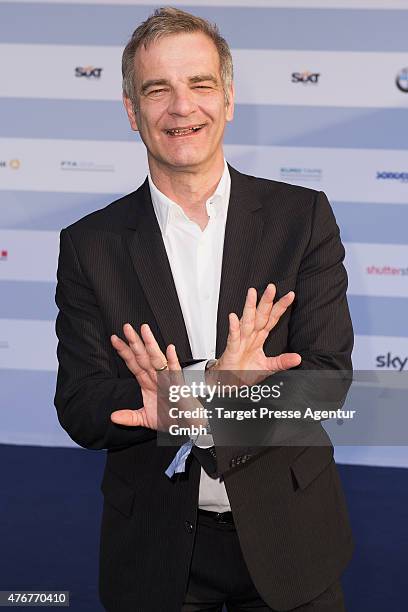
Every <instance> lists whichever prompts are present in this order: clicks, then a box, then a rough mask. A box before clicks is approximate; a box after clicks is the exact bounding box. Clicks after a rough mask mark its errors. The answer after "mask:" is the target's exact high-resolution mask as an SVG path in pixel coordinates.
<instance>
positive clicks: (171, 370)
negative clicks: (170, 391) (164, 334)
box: [166, 344, 185, 386]
mask: <svg viewBox="0 0 408 612" xmlns="http://www.w3.org/2000/svg"><path fill="white" fill-rule="evenodd" d="M166 357H167V367H168V375H169V380H170V384H171V385H179V386H181V385H184V383H185V380H184V375H183V370H182V368H181V365H180V362H179V359H178V356H177V351H176V347H175V346H174V344H169V346H168V347H167V350H166Z"/></svg>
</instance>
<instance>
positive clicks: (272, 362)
mask: <svg viewBox="0 0 408 612" xmlns="http://www.w3.org/2000/svg"><path fill="white" fill-rule="evenodd" d="M301 361H302V358H301V356H300V355H299V353H281V355H277V356H276V357H268V358H267V363H268V368H269V369H270V370H273V371H275V372H278V371H281V370H289V369H290V368H295V367H296V366H298V365H300V363H301Z"/></svg>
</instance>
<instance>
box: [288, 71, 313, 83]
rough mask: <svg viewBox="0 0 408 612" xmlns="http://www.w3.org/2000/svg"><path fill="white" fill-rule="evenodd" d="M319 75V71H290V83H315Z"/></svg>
mask: <svg viewBox="0 0 408 612" xmlns="http://www.w3.org/2000/svg"><path fill="white" fill-rule="evenodd" d="M319 77H320V72H308V71H305V72H292V83H303V84H304V85H308V84H309V83H312V84H313V85H317V83H318V82H319Z"/></svg>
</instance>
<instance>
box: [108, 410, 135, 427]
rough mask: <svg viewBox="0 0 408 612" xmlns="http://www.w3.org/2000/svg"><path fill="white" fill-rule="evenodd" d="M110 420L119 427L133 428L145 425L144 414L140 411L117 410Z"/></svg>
mask: <svg viewBox="0 0 408 612" xmlns="http://www.w3.org/2000/svg"><path fill="white" fill-rule="evenodd" d="M110 418H111V421H112V422H113V423H116V424H117V425H129V426H132V427H138V426H140V425H143V418H142V414H141V412H140V411H139V410H115V412H112V414H111V417H110Z"/></svg>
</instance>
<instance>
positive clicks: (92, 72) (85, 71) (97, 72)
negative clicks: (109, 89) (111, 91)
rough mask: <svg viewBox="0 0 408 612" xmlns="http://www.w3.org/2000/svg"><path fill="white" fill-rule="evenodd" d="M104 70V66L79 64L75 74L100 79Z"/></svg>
mask: <svg viewBox="0 0 408 612" xmlns="http://www.w3.org/2000/svg"><path fill="white" fill-rule="evenodd" d="M102 70H103V68H95V67H94V66H77V67H76V68H75V76H76V77H85V78H87V79H100V78H101V73H102Z"/></svg>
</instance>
